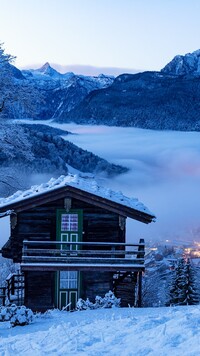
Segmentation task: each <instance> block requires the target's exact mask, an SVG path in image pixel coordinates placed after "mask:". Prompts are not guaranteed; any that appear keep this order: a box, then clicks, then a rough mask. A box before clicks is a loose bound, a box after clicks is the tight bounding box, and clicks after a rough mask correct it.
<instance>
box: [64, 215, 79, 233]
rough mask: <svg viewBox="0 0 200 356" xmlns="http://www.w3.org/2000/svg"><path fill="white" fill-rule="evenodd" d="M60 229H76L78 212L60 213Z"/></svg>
mask: <svg viewBox="0 0 200 356" xmlns="http://www.w3.org/2000/svg"><path fill="white" fill-rule="evenodd" d="M61 231H78V214H62V215H61Z"/></svg>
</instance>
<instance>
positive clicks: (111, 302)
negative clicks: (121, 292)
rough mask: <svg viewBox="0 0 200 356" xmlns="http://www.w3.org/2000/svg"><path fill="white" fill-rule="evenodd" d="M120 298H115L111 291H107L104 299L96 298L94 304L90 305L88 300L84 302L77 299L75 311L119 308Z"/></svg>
mask: <svg viewBox="0 0 200 356" xmlns="http://www.w3.org/2000/svg"><path fill="white" fill-rule="evenodd" d="M120 302H121V299H120V298H116V297H115V295H114V293H113V292H112V291H109V292H108V293H106V294H105V297H103V298H102V297H100V296H98V295H97V296H96V298H95V303H92V302H91V301H90V300H89V299H88V298H87V299H86V300H84V299H81V298H80V299H79V300H78V301H77V303H76V309H77V310H86V309H98V308H113V307H117V308H119V307H120Z"/></svg>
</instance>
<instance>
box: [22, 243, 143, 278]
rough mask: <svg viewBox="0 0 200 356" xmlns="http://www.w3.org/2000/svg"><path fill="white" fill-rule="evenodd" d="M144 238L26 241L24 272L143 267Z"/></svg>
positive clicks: (137, 269) (140, 268) (24, 244)
mask: <svg viewBox="0 0 200 356" xmlns="http://www.w3.org/2000/svg"><path fill="white" fill-rule="evenodd" d="M144 249H145V245H144V240H143V239H141V240H140V243H139V244H131V243H110V242H59V241H24V242H23V252H22V263H21V269H22V271H58V270H79V271H87V270H92V271H113V272H114V271H127V270H128V271H131V272H138V271H143V270H144V255H145V251H144Z"/></svg>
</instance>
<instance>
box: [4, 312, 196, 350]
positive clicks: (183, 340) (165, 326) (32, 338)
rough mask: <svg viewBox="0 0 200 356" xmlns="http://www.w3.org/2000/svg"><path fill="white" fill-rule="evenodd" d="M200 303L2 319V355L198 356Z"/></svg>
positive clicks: (52, 313)
mask: <svg viewBox="0 0 200 356" xmlns="http://www.w3.org/2000/svg"><path fill="white" fill-rule="evenodd" d="M199 351H200V307H199V306H188V307H173V308H143V309H134V308H123V309H120V308H119V309H118V308H114V309H100V310H87V311H81V312H73V313H69V312H64V311H57V310H55V311H50V312H47V314H44V315H39V316H38V317H36V318H35V320H34V322H33V323H32V324H30V325H27V326H23V327H21V326H17V327H15V328H10V324H9V322H4V323H0V355H2V356H3V355H8V356H14V355H18V356H32V355H33V356H43V355H46V354H48V355H49V356H55V355H56V356H59V355H60V356H61V355H79V356H102V355H109V356H119V355H123V356H146V355H149V356H158V355H159V356H168V355H170V356H180V355H182V356H198V355H199Z"/></svg>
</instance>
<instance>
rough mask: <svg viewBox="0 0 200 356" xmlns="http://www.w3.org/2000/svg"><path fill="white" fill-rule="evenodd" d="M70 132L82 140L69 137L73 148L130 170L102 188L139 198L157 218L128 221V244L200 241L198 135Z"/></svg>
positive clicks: (90, 129)
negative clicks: (130, 241) (148, 221)
mask: <svg viewBox="0 0 200 356" xmlns="http://www.w3.org/2000/svg"><path fill="white" fill-rule="evenodd" d="M66 128H67V129H68V130H69V125H67V127H66ZM70 131H75V132H77V133H79V134H80V135H77V136H73V137H71V140H72V141H73V142H74V143H75V144H77V145H80V146H81V147H82V148H85V149H88V150H91V151H92V152H94V153H96V154H98V155H100V156H102V157H104V158H106V159H108V160H109V161H111V162H113V163H118V164H122V165H125V166H127V167H129V168H130V171H129V173H127V174H124V175H121V176H118V177H116V178H115V179H114V180H113V179H112V180H104V181H103V182H102V183H103V184H106V185H108V186H110V187H111V188H113V189H116V190H121V191H122V192H123V193H125V194H126V195H128V196H133V197H137V198H138V199H139V200H140V201H142V202H143V203H144V204H145V205H147V206H148V208H149V209H150V210H151V211H152V212H153V213H155V215H156V216H157V222H156V223H152V224H150V225H144V224H141V223H138V222H135V221H131V220H128V228H127V232H128V237H129V239H134V240H135V239H136V238H140V237H145V238H146V239H148V241H149V240H165V239H173V240H175V239H177V240H193V239H196V240H198V239H199V235H198V232H199V227H200V220H199V215H200V194H199V193H200V188H199V182H200V133H198V132H174V131H167V132H166V131H165V132H164V131H150V130H141V129H134V128H112V127H95V126H94V127H79V126H74V125H71V126H70Z"/></svg>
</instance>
